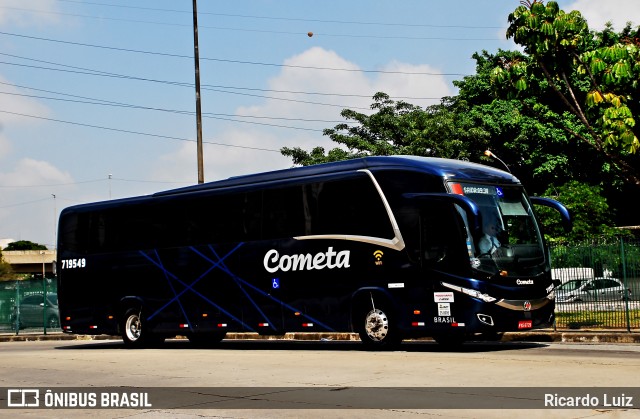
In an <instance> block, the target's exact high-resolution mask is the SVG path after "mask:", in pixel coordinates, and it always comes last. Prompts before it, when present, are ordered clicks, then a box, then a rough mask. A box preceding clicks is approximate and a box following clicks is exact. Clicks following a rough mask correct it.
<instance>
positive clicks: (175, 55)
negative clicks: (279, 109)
mask: <svg viewBox="0 0 640 419" xmlns="http://www.w3.org/2000/svg"><path fill="white" fill-rule="evenodd" d="M0 35H7V36H14V37H18V38H25V39H33V40H38V41H46V42H54V43H60V44H66V45H74V46H81V47H90V48H99V49H106V50H111V51H120V52H131V53H137V54H148V55H158V56H163V57H172V58H188V59H191V60H193V56H189V55H184V54H172V53H167V52H157V51H145V50H137V49H132V48H121V47H113V46H107V45H96V44H87V43H83V42H74V41H63V40H59V39H53V38H42V37H38V36H30V35H23V34H16V33H11V32H3V31H0ZM200 59H201V60H206V61H215V62H223V63H230V64H246V65H259V66H266V67H281V68H298V69H305V70H322V71H345V72H355V73H376V74H402V75H418V76H466V75H467V74H462V73H434V72H422V71H416V72H412V71H390V70H365V69H354V68H334V67H318V66H304V65H292V64H276V63H266V62H260V61H243V60H231V59H224V58H210V57H208V58H207V57H200Z"/></svg>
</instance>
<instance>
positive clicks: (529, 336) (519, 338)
mask: <svg viewBox="0 0 640 419" xmlns="http://www.w3.org/2000/svg"><path fill="white" fill-rule="evenodd" d="M179 338H184V337H179ZM113 339H115V340H120V339H121V338H120V336H110V335H69V334H66V333H51V334H47V335H44V334H37V333H34V334H29V333H25V334H22V335H12V334H6V335H0V342H36V341H63V340H78V341H82V340H86V341H93V340H113ZM225 339H226V340H280V341H282V340H284V341H296V340H300V341H334V340H335V341H353V342H357V341H359V340H360V338H359V336H358V334H357V333H309V332H300V333H286V334H285V335H278V336H272V335H268V336H262V335H259V334H257V333H227V336H226V337H225ZM409 340H410V341H432V339H431V338H419V339H409ZM496 341H501V342H565V343H640V333H638V332H621V331H575V332H558V331H552V330H551V331H545V330H540V331H532V332H507V333H505V334H504V335H503V336H502V339H499V340H496Z"/></svg>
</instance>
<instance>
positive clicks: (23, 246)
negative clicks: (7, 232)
mask: <svg viewBox="0 0 640 419" xmlns="http://www.w3.org/2000/svg"><path fill="white" fill-rule="evenodd" d="M4 250H7V251H8V250H47V246H45V245H43V244H38V243H34V242H31V241H29V240H18V241H15V242H11V243H9V244H8V245H7V247H5V248H4Z"/></svg>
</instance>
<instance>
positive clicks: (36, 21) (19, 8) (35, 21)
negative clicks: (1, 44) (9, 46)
mask: <svg viewBox="0 0 640 419" xmlns="http://www.w3.org/2000/svg"><path fill="white" fill-rule="evenodd" d="M56 3H57V2H56V0H39V1H37V2H25V1H24V0H3V2H2V7H1V8H0V25H7V24H16V25H18V26H23V27H24V26H32V25H40V24H50V23H57V22H59V17H58V16H57V15H56V14H55V12H56V11H58V4H56Z"/></svg>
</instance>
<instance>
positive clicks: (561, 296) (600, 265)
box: [551, 239, 640, 331]
mask: <svg viewBox="0 0 640 419" xmlns="http://www.w3.org/2000/svg"><path fill="white" fill-rule="evenodd" d="M551 264H552V268H553V270H554V277H555V278H557V279H559V280H560V281H561V282H562V285H560V286H559V287H558V288H557V289H556V324H555V327H556V328H559V329H626V330H628V331H631V329H637V328H640V243H639V242H637V241H628V240H624V239H620V240H618V241H615V242H607V243H593V244H590V245H582V246H555V247H552V248H551Z"/></svg>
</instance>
